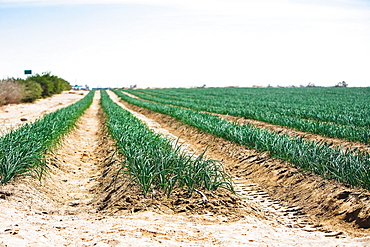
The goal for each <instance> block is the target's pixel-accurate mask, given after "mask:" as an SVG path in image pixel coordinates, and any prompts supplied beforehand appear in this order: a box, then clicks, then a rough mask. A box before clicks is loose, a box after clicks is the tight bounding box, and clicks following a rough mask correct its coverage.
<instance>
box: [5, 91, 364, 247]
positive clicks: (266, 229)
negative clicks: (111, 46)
mask: <svg viewBox="0 0 370 247" xmlns="http://www.w3.org/2000/svg"><path fill="white" fill-rule="evenodd" d="M275 90H276V91H275ZM279 90H280V89H254V88H253V89H252V88H249V89H242V88H223V89H213V88H210V89H207V88H202V89H145V90H128V91H126V92H123V91H120V90H115V91H114V93H113V92H112V91H107V92H106V91H101V92H93V91H92V92H90V93H89V94H88V95H87V96H86V97H85V98H84V99H82V100H80V101H78V102H77V103H75V104H73V105H70V106H68V107H66V108H63V109H61V110H58V111H56V112H53V113H51V114H49V115H46V116H44V117H43V118H41V119H39V120H37V121H35V122H33V123H27V124H26V125H23V126H22V127H20V128H18V129H15V130H13V131H10V132H8V133H6V134H3V135H2V136H0V140H1V143H2V144H1V151H0V157H1V175H0V176H1V177H0V178H1V180H2V182H3V183H4V184H3V185H1V187H0V196H1V199H0V203H1V204H0V205H1V206H0V209H1V212H2V213H3V214H1V216H0V217H1V218H0V220H1V221H2V222H3V226H2V228H0V244H3V245H7V246H59V245H64V246H76V245H77V246H94V245H99V244H100V245H101V244H103V245H104V244H105V245H104V246H127V245H128V246H130V245H135V246H153V245H161V244H162V245H164V246H211V245H216V246H225V245H231V246H238V245H239V246H240V245H247V246H248V245H255V246H261V245H271V246H274V245H278V246H281V245H301V246H305V245H307V246H312V245H317V244H318V243H319V244H322V245H329V246H332V245H344V246H366V245H368V244H369V241H370V240H369V237H370V232H369V228H370V207H369V205H370V193H369V192H367V190H368V189H369V187H370V186H369V184H370V182H369V180H370V179H369V172H368V169H367V167H368V166H369V154H368V150H369V149H368V144H369V143H368V139H366V138H367V137H366V136H368V132H367V135H366V133H365V132H366V130H368V129H369V125H368V119H367V118H368V114H367V113H368V107H367V108H366V106H369V104H368V102H367V100H368V98H369V97H368V94H369V91H368V89H363V91H361V90H360V89H351V88H347V89H337V88H326V89H322V88H316V89H306V88H302V89H298V88H297V89H281V90H282V91H279ZM284 90H285V91H284ZM294 90H296V91H294ZM315 90H316V91H315ZM346 90H348V91H346ZM128 93H129V94H128ZM331 94H333V95H335V96H333V97H332V98H330V95H331ZM133 95H135V96H136V97H134V96H133ZM320 95H328V96H326V97H324V98H326V99H325V100H324V102H322V104H321V103H317V102H320V100H322V99H323V97H322V96H320ZM338 95H340V96H341V102H339V101H335V100H334V98H338ZM307 96H310V97H307ZM137 97H139V98H137ZM140 98H141V99H140ZM309 98H310V99H311V100H310V99H309ZM225 99H227V100H225ZM300 99H301V100H300ZM247 100H249V101H247ZM346 100H349V101H351V102H352V103H348V102H347V101H346ZM314 102H316V104H314ZM309 103H310V104H309ZM325 105H326V106H327V109H328V110H327V111H325ZM241 106H243V107H241ZM289 107H290V108H289ZM240 108H242V109H240ZM288 108H289V110H288ZM238 109H239V112H238ZM0 110H1V109H0ZM7 111H8V112H5V110H4V112H1V111H0V115H1V114H3V113H4V114H5V113H6V114H9V108H7ZM300 111H301V112H300ZM247 113H248V114H249V115H248V114H247ZM329 115H331V116H329ZM334 115H335V116H334ZM345 115H348V116H345ZM15 116H16V115H15ZM247 118H250V119H253V120H250V121H256V120H258V121H259V122H258V123H259V124H260V125H259V126H256V123H257V121H256V122H253V123H254V125H252V124H251V122H250V123H249V124H245V121H247V120H248V119H247ZM271 119H272V120H271ZM274 119H275V120H274ZM279 119H285V120H284V121H283V122H277V121H281V120H279ZM287 119H288V120H287ZM267 122H268V124H267ZM287 122H289V123H290V124H291V125H289V124H286V123H287ZM263 123H265V124H266V125H264V126H263V127H262V128H261V125H262V124H263ZM74 126H75V127H74ZM271 126H273V127H271ZM284 126H285V127H284ZM297 126H298V127H297ZM302 126H306V127H302ZM307 126H309V127H307ZM274 128H275V129H274ZM277 128H279V131H276V129H277ZM291 128H296V129H299V131H300V133H306V135H305V136H303V135H302V134H296V133H297V132H296V130H293V129H291ZM305 128H309V129H305ZM310 128H311V129H310ZM330 128H331V129H332V130H335V129H339V130H340V131H329V132H330V133H329V132H325V133H324V132H320V131H321V130H327V129H330ZM44 130H45V131H44ZM342 131H344V132H345V133H346V134H343V135H342V136H338V133H340V132H342ZM24 133H26V134H24ZM292 133H295V134H294V135H291V134H292ZM333 133H334V134H333ZM361 133H362V134H361ZM312 137H319V138H317V139H318V140H319V141H315V140H314V139H316V138H312ZM333 138H335V141H333V140H334V139H333ZM341 138H342V139H341ZM17 140H19V141H17ZM326 142H327V143H326ZM7 143H8V144H10V145H6V144H7ZM20 143H24V145H23V144H22V145H20ZM337 144H339V145H340V146H338V145H337ZM341 144H343V145H341ZM17 145H18V146H17ZM17 155H18V156H17ZM8 174H10V175H8ZM29 175H32V176H29ZM40 177H41V180H40V182H39V181H38V179H37V178H40ZM1 241H2V242H1ZM0 246H1V245H0Z"/></svg>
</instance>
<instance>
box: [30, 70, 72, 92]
mask: <svg viewBox="0 0 370 247" xmlns="http://www.w3.org/2000/svg"><path fill="white" fill-rule="evenodd" d="M27 81H34V82H37V83H38V84H39V85H40V86H41V88H42V93H41V97H43V98H46V97H50V96H52V95H53V94H60V93H61V92H63V91H65V90H70V89H71V85H70V84H69V83H68V82H67V81H66V80H64V79H62V78H59V77H58V76H55V75H51V74H50V72H44V73H43V74H42V75H39V74H36V75H34V76H30V77H28V78H27V79H26V82H27Z"/></svg>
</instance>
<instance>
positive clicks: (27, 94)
mask: <svg viewBox="0 0 370 247" xmlns="http://www.w3.org/2000/svg"><path fill="white" fill-rule="evenodd" d="M22 84H23V87H24V90H23V95H22V102H33V101H35V100H37V99H39V98H41V95H42V91H43V90H42V87H41V85H40V84H39V83H37V82H36V81H32V80H26V81H23V82H22Z"/></svg>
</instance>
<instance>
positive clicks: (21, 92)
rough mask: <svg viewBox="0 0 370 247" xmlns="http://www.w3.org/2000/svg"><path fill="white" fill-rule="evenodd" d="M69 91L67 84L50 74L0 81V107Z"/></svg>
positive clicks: (69, 87)
mask: <svg viewBox="0 0 370 247" xmlns="http://www.w3.org/2000/svg"><path fill="white" fill-rule="evenodd" d="M70 89H71V85H70V84H69V82H67V81H66V80H64V79H62V78H60V77H58V76H55V75H51V74H50V72H45V73H42V74H41V75H39V74H36V75H33V76H29V77H27V79H20V78H8V79H3V80H0V105H5V104H11V103H20V102H33V101H35V100H36V99H40V98H46V97H50V96H52V95H54V94H60V93H61V92H63V91H65V90H70Z"/></svg>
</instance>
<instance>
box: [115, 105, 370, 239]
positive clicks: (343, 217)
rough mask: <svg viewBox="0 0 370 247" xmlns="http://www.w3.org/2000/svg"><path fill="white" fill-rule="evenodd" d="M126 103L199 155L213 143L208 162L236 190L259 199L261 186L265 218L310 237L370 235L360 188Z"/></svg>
mask: <svg viewBox="0 0 370 247" xmlns="http://www.w3.org/2000/svg"><path fill="white" fill-rule="evenodd" d="M122 103H123V104H124V105H125V106H126V108H129V109H131V110H133V111H136V112H139V113H141V114H143V115H145V116H146V117H148V118H150V119H152V120H155V121H156V122H157V123H158V124H159V125H160V126H161V127H162V128H165V129H167V130H169V131H170V132H171V133H172V134H174V135H176V136H179V137H181V138H182V139H185V140H186V142H187V143H188V144H189V145H191V146H192V147H193V149H194V148H196V149H198V150H200V151H199V152H201V151H203V150H204V149H206V148H207V146H209V145H210V143H211V145H210V146H209V147H208V151H207V154H208V156H211V157H212V158H214V159H218V160H221V161H223V163H224V164H225V165H226V168H227V169H228V171H229V172H230V173H231V174H233V176H236V177H238V179H236V181H239V182H241V183H240V184H237V185H238V186H239V188H238V190H239V192H241V191H242V192H243V193H245V196H247V197H249V196H251V197H254V198H257V199H258V197H260V196H259V195H258V193H256V190H254V189H253V188H251V187H250V186H248V184H257V185H258V187H259V188H258V190H260V189H261V190H262V191H263V192H262V194H265V193H267V194H268V195H270V196H271V197H272V198H273V199H272V200H271V199H270V198H269V199H268V200H266V201H267V203H266V204H265V205H262V204H261V203H256V204H255V205H256V207H262V208H264V209H263V210H262V211H266V213H265V214H266V215H270V216H271V215H272V218H276V219H277V220H278V221H281V222H285V223H284V224H285V225H288V226H291V227H302V228H306V229H307V231H316V230H322V231H324V232H328V231H336V232H342V231H345V232H349V233H351V234H354V235H358V236H367V235H369V234H370V232H369V231H368V230H366V229H357V227H358V226H359V225H362V226H364V227H367V224H368V222H369V206H368V205H369V204H370V194H369V193H366V192H364V191H363V190H362V189H361V188H351V187H349V186H347V185H344V184H341V183H338V182H335V181H332V180H323V179H322V177H320V176H317V175H314V174H312V173H308V172H301V171H299V169H297V168H295V167H294V166H293V165H291V164H289V163H287V162H283V161H280V160H277V159H274V158H271V157H269V155H268V153H258V152H256V151H254V150H251V149H248V148H247V147H245V146H240V145H236V144H233V143H231V142H229V141H225V140H223V139H222V138H217V137H214V136H211V135H209V134H206V133H204V132H201V131H199V130H197V129H195V128H193V127H190V126H185V125H184V124H183V123H180V122H178V121H176V120H175V119H174V118H171V117H169V116H167V115H163V114H160V113H155V112H152V111H150V110H148V109H144V108H140V107H137V106H134V105H130V104H128V103H126V102H122ZM240 186H241V188H240ZM268 195H266V194H265V195H264V196H268ZM257 201H258V200H257ZM255 202H256V201H255ZM279 204H280V205H279ZM276 205H279V206H276ZM281 205H282V206H283V207H282V206H281ZM276 208H277V210H276ZM281 215H283V216H284V215H285V216H287V217H281ZM290 216H291V217H290ZM289 217H290V218H289ZM270 218H271V217H270ZM322 225H324V227H323V226H322Z"/></svg>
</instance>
